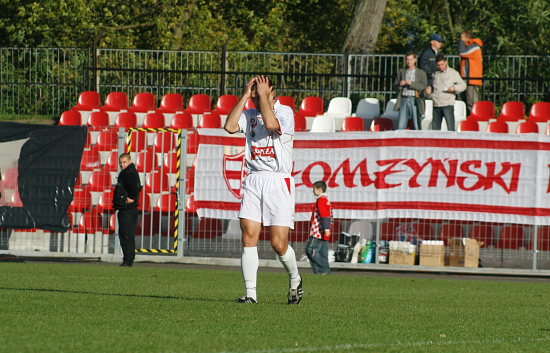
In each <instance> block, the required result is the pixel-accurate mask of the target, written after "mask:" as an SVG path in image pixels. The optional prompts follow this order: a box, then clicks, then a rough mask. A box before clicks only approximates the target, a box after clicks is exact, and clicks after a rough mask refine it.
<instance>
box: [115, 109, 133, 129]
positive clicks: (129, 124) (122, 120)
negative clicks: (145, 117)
mask: <svg viewBox="0 0 550 353" xmlns="http://www.w3.org/2000/svg"><path fill="white" fill-rule="evenodd" d="M115 127H118V128H121V127H123V128H125V129H129V128H135V127H137V116H136V114H135V113H134V112H122V113H118V115H117V117H116V120H115Z"/></svg>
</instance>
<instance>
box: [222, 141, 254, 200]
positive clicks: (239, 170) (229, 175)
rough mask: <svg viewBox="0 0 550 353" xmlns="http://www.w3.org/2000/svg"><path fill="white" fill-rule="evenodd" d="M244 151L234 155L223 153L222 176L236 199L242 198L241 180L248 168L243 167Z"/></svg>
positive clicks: (246, 173)
mask: <svg viewBox="0 0 550 353" xmlns="http://www.w3.org/2000/svg"><path fill="white" fill-rule="evenodd" d="M244 163H245V153H244V151H242V152H240V153H238V154H235V155H228V154H224V155H223V178H224V179H225V184H226V185H227V188H228V189H229V191H231V193H232V194H233V196H235V197H236V198H238V199H242V198H243V194H242V190H243V182H244V178H245V177H246V176H247V175H248V170H247V169H246V168H244Z"/></svg>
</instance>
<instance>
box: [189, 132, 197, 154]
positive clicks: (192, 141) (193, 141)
mask: <svg viewBox="0 0 550 353" xmlns="http://www.w3.org/2000/svg"><path fill="white" fill-rule="evenodd" d="M187 136H188V137H189V139H188V140H187V153H189V154H197V152H198V151H199V134H198V133H196V132H190V133H189V134H188V135H187Z"/></svg>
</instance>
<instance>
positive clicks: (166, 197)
mask: <svg viewBox="0 0 550 353" xmlns="http://www.w3.org/2000/svg"><path fill="white" fill-rule="evenodd" d="M177 199H178V196H177V195H176V194H174V193H169V194H162V195H161V196H160V198H159V199H158V201H157V207H156V210H157V211H159V212H163V213H170V212H175V211H176V207H177Z"/></svg>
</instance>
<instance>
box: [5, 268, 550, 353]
mask: <svg viewBox="0 0 550 353" xmlns="http://www.w3.org/2000/svg"><path fill="white" fill-rule="evenodd" d="M281 271H282V270H281ZM287 285H288V277H287V275H286V274H285V273H283V272H280V273H278V272H262V271H261V270H260V273H259V279H258V291H259V292H258V293H259V300H260V303H259V304H257V305H251V304H249V305H246V304H244V305H243V304H237V303H233V302H232V300H234V299H235V298H237V297H239V296H241V295H243V288H242V287H243V285H242V277H241V274H240V272H239V271H235V270H227V271H223V270H214V269H206V270H197V269H186V268H185V266H181V267H180V268H165V267H154V266H148V267H140V265H139V264H137V265H136V266H135V267H133V268H121V267H118V266H114V265H105V264H44V263H0V308H1V309H0V310H1V319H0V352H10V353H13V352H41V353H44V352H52V353H54V352H55V353H60V352H94V353H96V352H132V353H140V352H144V353H145V352H147V353H150V352H159V353H180V352H213V353H219V352H247V353H271V352H273V353H278V352H282V353H284V352H291V353H299V352H549V351H550V282H549V281H540V282H527V281H481V280H458V279H457V280H445V279H428V278H420V279H419V278H410V277H409V278H399V277H378V276H375V277H369V276H354V275H349V276H341V275H332V276H314V275H311V274H304V291H305V296H304V301H303V302H302V304H300V305H298V306H288V305H286V304H285V303H286V291H287Z"/></svg>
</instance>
